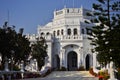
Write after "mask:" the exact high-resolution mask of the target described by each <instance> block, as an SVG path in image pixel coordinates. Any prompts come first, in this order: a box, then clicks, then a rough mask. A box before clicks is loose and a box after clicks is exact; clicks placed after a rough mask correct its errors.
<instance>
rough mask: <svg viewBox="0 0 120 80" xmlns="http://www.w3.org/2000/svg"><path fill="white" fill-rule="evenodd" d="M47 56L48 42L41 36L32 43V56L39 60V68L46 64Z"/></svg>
mask: <svg viewBox="0 0 120 80" xmlns="http://www.w3.org/2000/svg"><path fill="white" fill-rule="evenodd" d="M45 57H47V44H46V41H45V39H44V38H42V37H41V38H40V39H37V41H36V42H35V43H34V44H33V45H32V58H33V59H36V60H37V62H38V67H39V69H41V67H42V66H43V65H44V64H45Z"/></svg>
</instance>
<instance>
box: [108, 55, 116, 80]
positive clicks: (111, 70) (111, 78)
mask: <svg viewBox="0 0 120 80" xmlns="http://www.w3.org/2000/svg"><path fill="white" fill-rule="evenodd" d="M110 60H112V57H110ZM109 72H110V79H109V80H117V79H115V75H114V66H113V61H111V62H110V71H109Z"/></svg>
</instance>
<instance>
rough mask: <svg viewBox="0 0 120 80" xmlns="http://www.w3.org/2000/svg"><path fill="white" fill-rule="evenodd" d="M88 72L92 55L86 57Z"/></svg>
mask: <svg viewBox="0 0 120 80" xmlns="http://www.w3.org/2000/svg"><path fill="white" fill-rule="evenodd" d="M85 61H86V70H89V68H90V55H87V56H86V60H85Z"/></svg>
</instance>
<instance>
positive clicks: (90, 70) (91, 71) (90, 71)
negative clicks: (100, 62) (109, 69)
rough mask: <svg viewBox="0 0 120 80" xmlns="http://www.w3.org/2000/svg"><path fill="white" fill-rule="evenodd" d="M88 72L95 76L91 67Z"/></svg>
mask: <svg viewBox="0 0 120 80" xmlns="http://www.w3.org/2000/svg"><path fill="white" fill-rule="evenodd" d="M89 73H90V74H92V75H93V76H95V77H97V73H95V72H94V71H93V68H90V69H89Z"/></svg>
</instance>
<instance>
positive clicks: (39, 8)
mask: <svg viewBox="0 0 120 80" xmlns="http://www.w3.org/2000/svg"><path fill="white" fill-rule="evenodd" d="M95 1H96V0H0V27H2V26H3V24H4V22H5V21H9V26H12V25H14V26H16V28H15V29H16V31H18V30H19V29H20V28H24V34H27V33H29V34H36V33H37V26H38V25H45V24H47V23H48V22H50V21H52V19H53V12H54V11H55V10H60V9H62V8H64V6H66V7H67V8H72V7H73V6H74V7H75V8H80V7H81V6H82V7H83V8H86V9H90V10H92V4H93V3H95Z"/></svg>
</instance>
